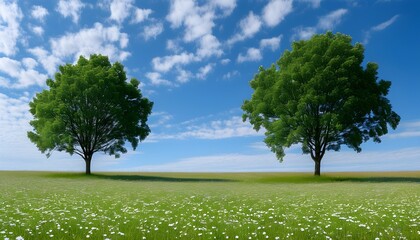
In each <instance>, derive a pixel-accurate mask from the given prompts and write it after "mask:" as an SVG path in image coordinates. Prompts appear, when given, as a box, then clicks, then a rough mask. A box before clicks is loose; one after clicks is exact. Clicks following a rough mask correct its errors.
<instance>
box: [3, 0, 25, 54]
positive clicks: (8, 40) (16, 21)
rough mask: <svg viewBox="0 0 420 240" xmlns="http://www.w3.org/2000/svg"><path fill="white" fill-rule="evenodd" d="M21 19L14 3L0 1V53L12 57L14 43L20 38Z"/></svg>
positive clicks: (14, 50)
mask: <svg viewBox="0 0 420 240" xmlns="http://www.w3.org/2000/svg"><path fill="white" fill-rule="evenodd" d="M22 18H23V14H22V11H21V9H20V8H19V6H18V4H17V3H16V1H6V2H5V1H3V0H1V1H0V39H1V43H0V53H3V54H5V55H6V56H12V55H14V54H15V53H16V52H17V48H16V43H17V40H18V39H19V37H20V36H21V32H20V21H21V20H22Z"/></svg>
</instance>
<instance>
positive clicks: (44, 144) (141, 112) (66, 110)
mask: <svg viewBox="0 0 420 240" xmlns="http://www.w3.org/2000/svg"><path fill="white" fill-rule="evenodd" d="M126 80H127V77H126V73H125V71H124V67H123V65H122V64H120V63H118V62H116V63H114V64H112V65H111V63H110V62H109V60H108V57H106V56H101V55H91V56H90V59H86V58H84V57H83V56H81V57H80V58H79V60H78V61H77V63H76V64H75V65H71V64H66V65H63V66H60V67H59V72H57V73H56V74H55V80H52V79H48V80H47V85H48V87H49V89H48V90H43V91H42V92H41V93H38V94H37V95H36V96H35V97H34V99H33V101H32V102H30V103H29V106H30V112H31V113H32V115H33V116H34V120H32V121H31V122H30V125H31V126H32V127H33V131H32V132H28V137H29V139H30V140H31V141H32V142H33V143H35V144H36V146H37V147H38V149H39V150H40V151H41V152H42V153H46V155H47V157H49V156H50V155H51V152H52V151H53V150H57V151H65V152H68V153H69V154H70V155H72V154H74V153H75V154H77V155H79V156H81V157H82V158H83V159H84V160H85V162H86V174H90V173H91V171H90V165H91V161H92V156H93V154H94V153H96V152H105V153H107V154H109V155H114V156H115V157H116V158H118V157H119V156H120V153H126V152H127V149H126V148H125V146H124V145H125V142H126V141H128V142H130V143H131V145H132V147H133V149H136V147H137V145H138V143H139V142H140V141H142V140H144V139H145V138H146V137H147V136H148V134H149V133H150V129H149V127H148V125H147V124H146V122H147V118H148V115H149V114H150V113H151V110H152V106H153V103H152V102H150V101H149V100H148V99H147V98H144V97H142V94H141V92H140V90H139V88H138V87H139V81H138V80H136V79H134V78H133V79H131V81H130V82H129V83H128V82H127V81H126Z"/></svg>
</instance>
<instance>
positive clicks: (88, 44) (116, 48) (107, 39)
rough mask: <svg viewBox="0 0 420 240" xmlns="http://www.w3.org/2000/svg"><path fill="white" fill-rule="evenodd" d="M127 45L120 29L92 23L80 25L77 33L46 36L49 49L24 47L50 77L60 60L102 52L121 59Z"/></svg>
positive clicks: (126, 40)
mask: <svg viewBox="0 0 420 240" xmlns="http://www.w3.org/2000/svg"><path fill="white" fill-rule="evenodd" d="M127 45H128V35H127V34H126V33H123V32H120V29H119V27H117V26H111V27H104V26H102V24H101V23H95V24H94V26H93V27H92V28H82V29H80V30H79V32H75V33H67V34H65V35H64V36H61V37H59V38H52V39H50V46H51V52H49V51H47V50H45V49H44V48H42V47H35V48H30V49H28V52H30V53H31V54H33V55H34V56H35V57H36V58H37V60H38V61H39V62H40V63H41V64H42V66H43V67H44V69H45V70H46V71H47V72H48V74H49V75H50V76H53V75H54V73H55V71H56V70H57V66H58V65H59V64H62V63H63V62H68V61H69V59H70V61H76V60H77V59H78V58H79V56H80V55H83V56H85V57H88V56H90V55H91V54H103V55H106V56H108V57H109V58H110V60H111V61H113V62H114V61H124V60H125V59H126V58H127V57H128V56H130V53H129V52H127V51H124V50H123V49H124V48H126V47H127Z"/></svg>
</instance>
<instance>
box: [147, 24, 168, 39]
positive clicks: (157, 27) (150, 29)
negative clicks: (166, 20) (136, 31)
mask: <svg viewBox="0 0 420 240" xmlns="http://www.w3.org/2000/svg"><path fill="white" fill-rule="evenodd" d="M162 32H163V24H162V23H161V22H158V23H155V24H152V25H149V26H146V27H144V30H143V37H144V39H145V40H146V41H147V40H149V39H150V38H154V39H156V37H157V36H158V35H159V34H161V33H162Z"/></svg>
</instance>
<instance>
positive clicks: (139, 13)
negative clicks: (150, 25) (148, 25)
mask: <svg viewBox="0 0 420 240" xmlns="http://www.w3.org/2000/svg"><path fill="white" fill-rule="evenodd" d="M152 12H153V11H152V10H151V9H141V8H135V10H134V17H133V20H132V22H133V23H141V22H143V21H144V20H146V19H148V18H149V15H150V14H152Z"/></svg>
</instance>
